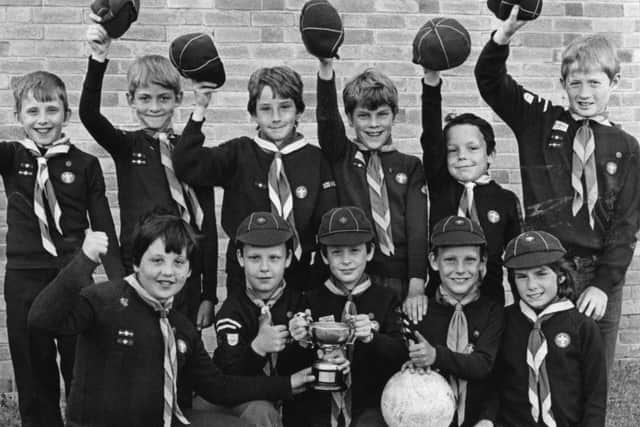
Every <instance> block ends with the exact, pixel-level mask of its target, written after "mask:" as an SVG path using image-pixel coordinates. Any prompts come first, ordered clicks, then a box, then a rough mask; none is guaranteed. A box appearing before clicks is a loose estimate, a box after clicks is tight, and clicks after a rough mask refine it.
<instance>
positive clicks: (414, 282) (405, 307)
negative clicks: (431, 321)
mask: <svg viewBox="0 0 640 427" xmlns="http://www.w3.org/2000/svg"><path fill="white" fill-rule="evenodd" d="M428 303H429V299H428V298H427V296H426V295H425V294H424V280H422V279H418V278H415V277H413V278H411V279H409V293H408V295H407V299H406V300H405V301H404V303H403V304H402V311H404V312H405V314H406V315H407V316H409V320H411V321H412V322H413V323H416V324H417V323H418V322H420V321H421V320H422V317H423V316H424V315H426V314H427V306H428Z"/></svg>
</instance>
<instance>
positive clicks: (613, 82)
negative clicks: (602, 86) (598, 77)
mask: <svg viewBox="0 0 640 427" xmlns="http://www.w3.org/2000/svg"><path fill="white" fill-rule="evenodd" d="M619 83H620V73H617V74H616V75H615V76H613V78H612V79H611V89H615V88H617V87H618V84H619Z"/></svg>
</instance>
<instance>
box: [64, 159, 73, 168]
mask: <svg viewBox="0 0 640 427" xmlns="http://www.w3.org/2000/svg"><path fill="white" fill-rule="evenodd" d="M64 165H65V166H66V167H68V168H70V167H71V160H67V161H66V162H64Z"/></svg>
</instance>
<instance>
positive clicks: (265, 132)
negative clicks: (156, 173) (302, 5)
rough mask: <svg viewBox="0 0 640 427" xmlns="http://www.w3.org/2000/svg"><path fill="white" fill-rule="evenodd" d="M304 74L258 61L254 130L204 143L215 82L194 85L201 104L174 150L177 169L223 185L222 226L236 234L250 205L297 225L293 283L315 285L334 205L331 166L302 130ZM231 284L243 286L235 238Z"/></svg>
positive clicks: (252, 99)
mask: <svg viewBox="0 0 640 427" xmlns="http://www.w3.org/2000/svg"><path fill="white" fill-rule="evenodd" d="M302 89H303V87H302V79H301V78H300V75H299V74H298V73H297V72H295V71H294V70H293V69H291V68H289V67H285V66H277V67H271V68H260V69H258V70H256V71H254V72H253V74H252V75H251V77H250V78H249V84H248V90H249V102H248V105H247V110H248V111H249V114H250V115H251V118H252V120H253V121H254V122H255V123H256V125H257V131H258V132H257V135H255V136H253V137H246V136H243V137H239V138H235V139H232V140H230V141H227V142H225V143H223V144H220V145H218V146H216V147H203V144H204V140H205V137H204V134H203V133H202V125H203V124H204V118H205V112H206V109H207V107H208V105H209V102H210V100H211V96H212V93H213V90H212V89H209V88H206V87H196V95H195V97H196V100H195V101H196V108H195V110H194V112H193V114H192V115H191V118H190V120H189V122H188V123H187V126H186V127H185V128H184V133H183V135H182V138H181V140H180V143H179V144H178V145H177V146H176V149H175V151H174V153H173V162H174V165H175V168H176V173H177V174H178V177H180V178H181V179H184V180H185V181H186V182H188V183H190V184H193V185H208V186H212V185H218V186H221V187H222V188H224V190H225V191H224V199H223V201H222V214H221V215H222V228H223V229H224V231H225V232H226V233H227V235H228V236H233V235H234V233H235V232H236V230H237V229H238V226H239V225H240V222H242V220H243V219H244V218H246V217H247V216H248V215H249V214H250V213H252V212H257V211H270V212H272V213H275V214H278V215H280V216H281V217H283V218H284V219H286V220H287V222H289V224H290V225H291V229H292V230H293V231H294V236H293V258H292V260H291V267H289V268H288V269H287V272H286V274H285V277H286V280H287V283H288V284H289V286H293V287H295V288H297V289H300V290H302V289H309V288H311V287H313V285H314V283H312V281H313V280H316V279H315V278H316V276H317V275H313V274H310V266H311V265H312V263H313V258H314V255H313V253H314V252H315V250H316V242H315V233H316V231H317V229H318V224H319V223H320V217H321V216H322V214H323V213H324V212H326V211H327V210H329V209H330V208H332V207H334V206H335V205H336V203H337V202H336V189H335V182H334V181H333V176H332V174H331V169H330V167H329V164H328V163H327V160H326V159H325V158H324V156H323V155H322V152H321V151H320V149H318V147H314V146H312V145H311V144H309V142H308V141H307V140H306V139H305V138H304V136H303V135H302V134H300V133H299V132H297V130H296V129H297V126H298V121H299V120H300V117H301V116H302V113H303V112H304V108H305V105H304V100H303V98H302ZM226 272H227V291H228V293H229V294H231V293H234V292H238V291H240V292H241V291H243V290H244V288H245V280H244V276H243V275H244V273H243V271H242V268H241V267H240V265H239V263H238V257H237V255H236V246H235V243H234V242H233V240H231V241H230V242H229V246H228V247H227V261H226Z"/></svg>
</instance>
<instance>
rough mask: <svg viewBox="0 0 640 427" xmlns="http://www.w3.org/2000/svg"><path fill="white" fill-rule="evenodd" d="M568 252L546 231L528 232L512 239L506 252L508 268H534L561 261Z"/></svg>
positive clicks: (505, 257)
mask: <svg viewBox="0 0 640 427" xmlns="http://www.w3.org/2000/svg"><path fill="white" fill-rule="evenodd" d="M566 253H567V250H566V249H565V248H564V247H563V246H562V243H560V240H558V238H557V237H556V236H554V235H553V234H550V233H547V232H546V231H527V232H525V233H522V234H520V235H519V236H517V237H515V238H513V239H511V241H510V242H509V243H507V248H506V249H505V251H504V266H505V267H507V268H532V267H538V266H540V265H545V264H549V263H552V262H555V261H558V260H559V259H561V258H562V257H563V256H564V255H565V254H566Z"/></svg>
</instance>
